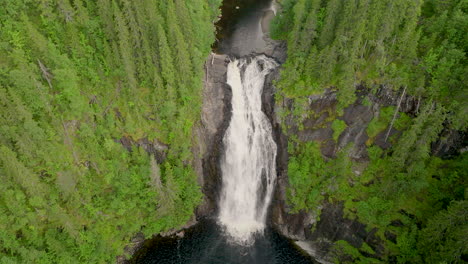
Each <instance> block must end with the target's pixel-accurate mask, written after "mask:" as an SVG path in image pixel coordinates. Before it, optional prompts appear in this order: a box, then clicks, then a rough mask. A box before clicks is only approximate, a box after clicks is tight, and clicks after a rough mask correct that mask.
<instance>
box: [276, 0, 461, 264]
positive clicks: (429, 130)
mask: <svg viewBox="0 0 468 264" xmlns="http://www.w3.org/2000/svg"><path fill="white" fill-rule="evenodd" d="M280 3H281V7H282V10H281V14H279V15H278V16H277V18H276V19H275V20H274V21H273V25H272V26H273V30H272V31H273V32H272V36H273V37H274V38H276V39H280V40H285V41H287V44H288V59H287V61H286V63H285V64H284V65H283V69H282V71H281V78H280V80H279V81H277V83H276V86H277V88H278V91H277V93H276V101H277V102H278V104H281V102H283V101H284V100H288V101H290V102H292V105H291V106H289V107H282V108H281V113H280V116H281V117H282V119H283V130H284V131H285V133H286V134H287V135H288V138H289V145H288V151H289V153H290V159H289V164H288V175H289V181H290V189H289V203H290V204H291V205H292V206H293V207H294V210H295V211H297V212H298V211H300V210H306V211H312V212H315V213H316V214H317V215H318V216H320V208H321V206H322V205H323V204H325V203H341V204H343V205H344V210H345V215H346V217H347V218H350V219H356V220H358V221H360V222H362V223H364V224H366V228H367V230H368V231H371V230H374V231H375V233H376V236H377V237H378V238H379V239H380V240H381V241H383V244H384V246H385V248H384V249H379V253H376V249H375V248H371V247H369V245H367V244H366V243H364V244H363V245H362V247H361V248H354V247H352V246H351V245H349V243H348V242H347V241H337V242H336V243H335V256H336V259H335V260H336V261H337V262H339V263H389V262H391V263H464V262H465V261H467V260H468V239H467V236H466V234H467V233H468V224H467V223H468V210H467V209H468V201H467V200H466V199H467V195H468V192H467V189H466V187H467V182H466V181H467V174H468V169H467V164H468V156H467V153H466V152H464V151H462V152H461V153H458V154H452V155H444V156H437V155H433V147H434V143H435V142H436V141H437V140H440V137H441V136H442V135H443V133H442V132H443V131H457V133H460V134H462V135H465V134H466V129H467V117H468V105H467V103H466V102H467V97H468V93H467V84H468V83H467V76H468V69H467V58H466V52H467V49H468V38H467V36H468V14H467V11H468V1H465V0H447V1H437V0H425V1H422V0H417V1H406V0H397V1H393V0H392V1H390V0H379V1H377V0H352V1H340V0H330V1H322V0H297V1H293V0H283V1H280ZM359 87H365V88H366V89H367V90H369V94H370V95H372V94H375V93H376V91H377V90H379V89H389V90H391V91H393V92H395V93H396V94H398V96H401V98H403V97H404V96H405V95H407V96H410V97H411V98H413V101H415V102H417V107H416V109H414V110H412V111H409V112H406V113H404V112H402V111H400V105H399V104H397V105H393V106H388V107H383V108H380V110H379V115H378V116H374V118H373V119H372V121H371V122H370V123H369V125H368V127H367V130H366V133H367V136H368V137H369V139H368V140H367V142H366V145H367V153H368V160H367V161H361V162H360V161H355V160H353V159H352V157H350V156H352V155H350V153H351V152H352V148H353V146H352V145H350V146H346V147H343V148H340V149H338V151H337V154H336V157H335V158H327V157H324V156H323V155H322V154H321V152H320V148H321V144H323V142H317V141H304V140H300V139H299V138H298V136H297V134H298V131H297V130H295V129H293V127H291V125H290V124H288V122H287V120H288V119H291V118H292V119H294V120H295V121H294V123H295V124H296V125H297V124H302V122H303V121H304V120H305V119H306V118H308V117H310V116H313V115H314V114H317V113H314V112H313V111H312V110H310V107H309V103H308V102H309V100H310V98H312V96H317V95H320V94H322V93H323V91H324V90H330V91H332V92H333V93H335V94H336V95H337V101H338V103H337V105H336V107H335V108H333V109H330V110H329V112H330V115H329V117H328V121H329V124H328V125H329V126H331V128H332V129H333V131H334V132H333V140H335V141H337V140H338V138H339V136H340V134H341V133H342V132H343V131H344V130H345V129H346V126H347V124H346V122H344V121H343V112H344V109H346V108H347V107H349V106H352V105H355V104H363V105H365V106H368V107H372V106H373V105H372V102H371V101H369V94H367V95H366V94H364V95H363V94H362V92H361V93H360V91H358V88H359ZM358 101H359V102H358ZM400 102H401V101H400ZM301 129H304V127H303V126H301V125H299V130H301ZM392 129H395V130H397V131H399V132H400V133H395V134H394V135H392V136H390V137H389V133H390V131H391V130H392ZM387 131H388V133H387ZM380 133H386V137H385V140H386V141H387V139H388V141H389V142H391V147H390V148H381V147H380V146H378V145H376V144H374V139H375V137H376V136H377V135H378V134H380ZM463 144H464V145H465V146H466V137H465V141H464V143H463ZM465 151H466V150H465ZM362 168H364V169H362ZM356 171H359V173H356Z"/></svg>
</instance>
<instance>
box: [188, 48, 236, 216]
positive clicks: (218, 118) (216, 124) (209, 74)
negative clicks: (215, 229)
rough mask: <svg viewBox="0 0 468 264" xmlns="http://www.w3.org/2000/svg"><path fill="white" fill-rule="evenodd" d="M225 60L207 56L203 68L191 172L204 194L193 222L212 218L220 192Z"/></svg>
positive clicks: (226, 103) (226, 112)
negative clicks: (201, 100)
mask: <svg viewBox="0 0 468 264" xmlns="http://www.w3.org/2000/svg"><path fill="white" fill-rule="evenodd" d="M228 63H229V57H228V56H227V55H218V54H211V55H210V56H209V58H208V59H207V61H206V64H205V84H204V89H203V106H202V116H201V122H200V124H199V125H197V126H196V127H195V133H194V134H195V136H196V144H195V145H194V147H193V149H192V151H193V153H194V154H195V155H194V156H195V159H194V164H193V166H194V168H195V170H196V172H197V174H198V180H199V184H200V186H202V191H203V193H204V198H203V199H204V200H203V202H202V204H201V205H200V206H199V207H198V208H197V211H196V216H197V218H201V217H206V216H210V215H213V214H214V213H216V211H217V200H218V195H219V190H220V188H221V171H220V170H221V169H220V164H219V157H220V156H221V154H222V153H223V144H222V140H223V136H224V132H225V131H226V129H227V126H228V125H229V121H230V119H231V103H230V102H231V97H232V93H231V88H230V87H229V85H228V84H226V78H227V75H226V72H227V64H228Z"/></svg>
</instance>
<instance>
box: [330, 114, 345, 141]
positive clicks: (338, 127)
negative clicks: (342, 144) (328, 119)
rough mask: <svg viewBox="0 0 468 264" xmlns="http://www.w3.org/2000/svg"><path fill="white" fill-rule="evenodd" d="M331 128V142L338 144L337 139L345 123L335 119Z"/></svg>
mask: <svg viewBox="0 0 468 264" xmlns="http://www.w3.org/2000/svg"><path fill="white" fill-rule="evenodd" d="M331 127H332V129H333V140H335V142H338V137H339V136H340V135H341V133H343V131H344V130H345V129H346V123H345V122H344V121H343V120H340V119H335V120H334V121H333V123H332V125H331Z"/></svg>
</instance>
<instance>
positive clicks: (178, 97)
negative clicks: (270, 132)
mask: <svg viewBox="0 0 468 264" xmlns="http://www.w3.org/2000/svg"><path fill="white" fill-rule="evenodd" d="M221 2H222V0H168V1H165V0H164V1H163V0H139V1H130V0H15V1H11V0H0V6H1V8H0V54H1V55H0V181H1V184H0V263H5V264H6V263H38V264H41V263H114V262H115V260H116V257H117V256H121V255H124V254H125V252H124V248H125V246H127V245H129V244H130V243H131V242H130V241H131V239H132V238H133V237H134V236H135V234H137V233H142V234H143V235H144V236H145V237H146V238H148V237H151V236H152V235H154V234H158V233H161V232H165V231H168V230H170V229H173V228H179V227H181V226H183V225H184V224H185V223H187V222H188V221H189V220H190V219H191V218H192V217H193V215H194V210H195V208H196V207H197V206H198V205H199V204H200V203H201V201H202V197H203V194H202V192H201V189H200V186H199V184H198V183H197V175H196V173H195V171H194V168H193V166H192V161H193V160H194V159H195V158H197V157H194V154H193V153H192V149H191V148H192V146H193V145H194V144H195V143H196V141H197V138H196V136H194V133H193V129H194V127H195V126H196V125H197V124H199V122H200V112H201V107H202V99H203V98H202V91H203V79H204V67H203V66H204V63H205V60H206V58H207V57H208V55H209V54H210V52H211V47H212V44H213V43H214V42H215V34H216V28H215V25H214V24H215V22H216V20H217V19H218V16H219V12H220V9H219V6H220V5H221ZM278 4H279V11H278V14H277V16H276V18H275V19H273V21H272V25H271V28H272V32H271V37H272V38H274V39H276V40H280V41H285V42H286V43H287V60H286V62H285V63H284V64H283V65H282V66H281V71H280V77H279V79H278V80H277V81H275V87H276V93H275V100H276V102H277V105H278V106H280V107H279V109H278V113H276V114H277V115H278V116H279V117H280V120H281V122H282V130H283V132H284V133H285V135H286V136H287V137H288V153H289V161H288V168H287V170H288V177H289V186H288V200H287V202H288V204H289V205H290V206H291V207H292V209H293V212H300V211H305V212H311V213H313V214H315V215H316V216H317V218H318V219H319V218H320V213H321V208H322V207H323V205H324V204H326V203H334V204H342V205H343V208H344V213H345V216H346V217H347V218H349V219H354V220H357V221H359V222H361V223H363V224H365V225H366V229H367V230H368V231H369V232H372V233H373V234H375V236H376V237H378V238H379V239H380V241H381V242H382V243H381V244H382V245H383V248H379V249H376V248H372V247H371V246H369V245H367V244H366V243H364V244H363V245H362V246H361V247H360V248H355V247H353V246H352V245H350V244H349V243H348V242H347V241H344V240H340V241H336V242H335V246H334V248H333V254H334V257H335V262H337V263H465V262H467V261H468V236H467V234H468V201H467V198H468V190H467V178H468V177H467V176H468V175H467V174H468V168H467V166H468V153H467V152H466V133H467V128H468V124H467V121H468V104H467V102H468V92H467V87H468V81H467V76H468V68H467V58H466V52H467V50H468V37H467V36H468V14H467V12H468V1H467V0H443V1H442V0H349V1H348V0H346V1H344V0H327V1H326V0H279V1H278ZM363 87H364V88H365V90H366V91H367V92H366V93H364V94H363V92H362V89H364V88H363ZM379 89H380V90H381V89H386V90H388V91H391V92H392V93H394V94H396V95H397V97H398V98H399V97H401V98H404V97H405V98H406V97H410V98H411V100H412V101H414V102H416V107H415V109H412V110H411V111H403V110H402V109H401V108H400V104H398V103H397V104H394V105H390V106H385V107H380V106H379V107H378V106H376V105H375V104H374V103H373V102H372V100H370V97H372V96H373V95H375V94H376V93H377V91H378V90H379ZM324 91H330V92H332V93H334V94H336V98H337V104H336V107H334V108H332V109H328V110H327V111H328V118H327V120H325V123H324V126H328V127H331V128H332V130H333V136H332V137H333V140H334V141H336V142H338V141H339V139H340V136H341V135H342V134H343V132H344V131H345V130H346V129H347V126H348V124H347V123H346V121H345V119H344V118H343V115H344V112H345V110H346V109H347V108H348V107H351V106H353V105H356V104H360V105H364V106H366V107H369V108H371V107H374V106H375V107H376V108H377V110H378V113H379V114H378V115H376V116H374V117H373V119H372V120H371V121H370V123H369V124H368V127H367V129H366V134H367V136H368V140H367V141H366V153H367V159H366V160H364V161H363V160H355V159H353V157H352V155H351V153H352V151H353V146H352V144H350V145H347V146H345V147H342V148H338V149H337V151H336V155H335V156H334V157H333V158H330V157H326V156H325V155H323V154H322V152H321V147H322V145H323V144H324V142H320V141H313V140H311V141H305V140H301V139H300V138H299V137H298V135H297V134H298V133H299V132H300V130H301V129H304V125H303V122H304V120H305V119H307V118H309V117H311V116H314V115H316V114H317V113H315V112H314V111H313V110H311V108H310V105H309V102H310V100H311V98H312V97H314V96H320V95H322V94H323V93H324ZM284 101H288V102H291V104H290V105H288V106H282V104H281V102H284ZM400 101H401V100H400ZM288 121H289V122H288ZM291 122H293V123H294V124H295V127H292V126H291V125H290V123H291ZM296 127H298V128H297V129H296ZM391 131H396V132H392V133H390V132H391ZM454 133H455V134H458V135H461V136H460V137H461V138H462V141H463V142H462V143H461V144H462V146H463V149H462V151H458V152H457V153H451V154H447V155H436V153H435V151H434V146H435V145H436V143H437V142H439V141H441V140H444V139H445V138H444V137H446V135H448V134H454ZM382 135H383V137H385V141H386V142H387V141H388V142H389V144H390V147H388V148H382V147H381V146H379V145H378V144H376V139H377V137H378V136H382ZM148 150H150V151H148ZM152 152H154V153H152ZM155 153H156V154H157V155H153V154H155ZM356 171H359V173H356ZM126 257H130V256H126Z"/></svg>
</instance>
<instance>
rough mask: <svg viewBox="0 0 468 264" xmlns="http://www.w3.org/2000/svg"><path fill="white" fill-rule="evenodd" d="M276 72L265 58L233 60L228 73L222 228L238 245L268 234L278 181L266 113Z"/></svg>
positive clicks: (274, 147) (273, 65)
mask: <svg viewBox="0 0 468 264" xmlns="http://www.w3.org/2000/svg"><path fill="white" fill-rule="evenodd" d="M276 66H277V64H276V62H275V61H274V60H272V59H270V58H268V57H266V56H264V55H260V56H256V57H253V58H242V59H239V60H237V59H236V60H233V61H231V62H230V63H229V65H228V69H227V83H228V84H229V85H230V86H231V88H232V118H231V122H230V124H229V127H228V128H227V130H226V134H225V135H224V138H223V144H224V147H225V153H224V155H223V157H222V160H221V171H222V178H223V181H222V191H221V197H220V213H219V222H220V223H221V225H222V226H223V227H224V229H225V231H226V233H227V235H228V237H229V238H230V239H231V240H233V241H234V242H237V243H239V244H249V243H251V242H253V236H254V234H255V233H259V232H262V231H263V229H264V228H265V221H266V215H267V210H268V205H269V204H270V201H271V196H272V194H273V187H274V183H275V180H276V163H275V159H276V144H275V142H274V140H273V137H272V127H271V124H270V121H269V120H268V118H267V116H266V115H265V114H264V113H263V112H262V90H263V85H264V83H265V76H266V75H267V74H268V73H270V72H271V70H272V69H274V68H275V67H276Z"/></svg>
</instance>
